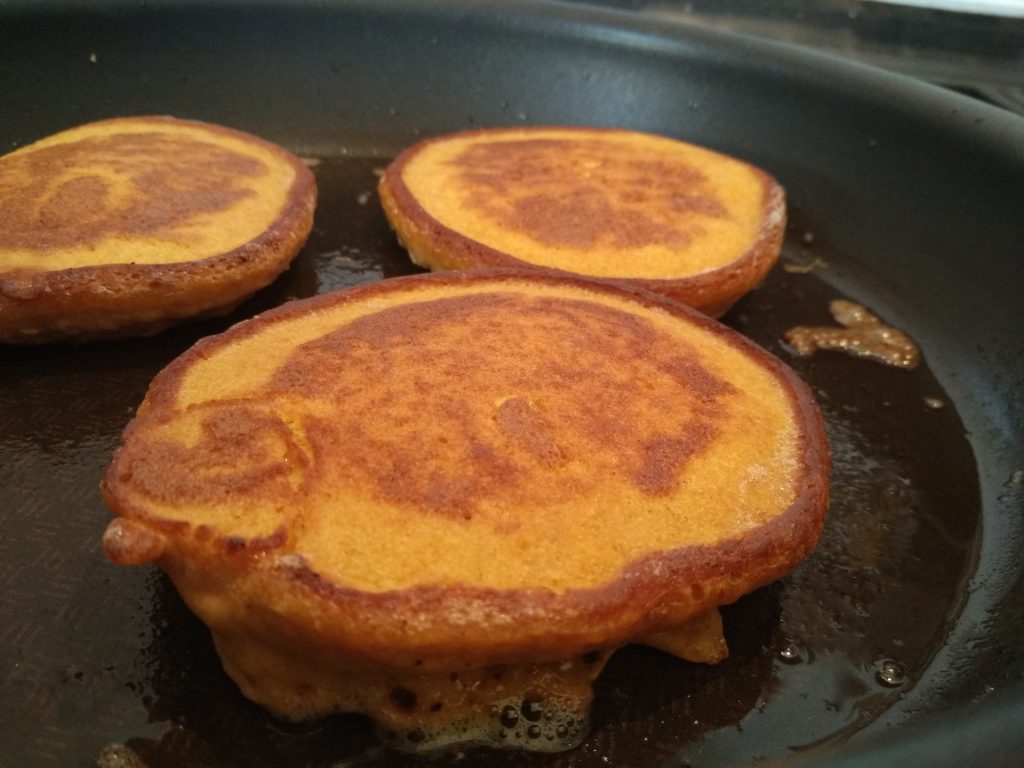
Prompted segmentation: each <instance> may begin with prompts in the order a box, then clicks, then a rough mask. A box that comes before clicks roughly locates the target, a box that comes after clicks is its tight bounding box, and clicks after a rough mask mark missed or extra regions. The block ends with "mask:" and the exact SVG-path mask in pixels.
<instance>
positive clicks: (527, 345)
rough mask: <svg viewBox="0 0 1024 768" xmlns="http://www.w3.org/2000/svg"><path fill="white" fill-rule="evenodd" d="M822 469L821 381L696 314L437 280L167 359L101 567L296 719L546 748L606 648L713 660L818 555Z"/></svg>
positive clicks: (329, 297)
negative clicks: (177, 597) (189, 613)
mask: <svg viewBox="0 0 1024 768" xmlns="http://www.w3.org/2000/svg"><path fill="white" fill-rule="evenodd" d="M828 472H829V456H828V448H827V444H826V441H825V435H824V431H823V428H822V423H821V418H820V416H819V413H818V410H817V407H816V406H815V404H814V401H813V399H812V396H811V394H810V391H809V390H808V388H807V387H806V386H805V385H804V384H803V383H802V382H800V381H799V379H798V378H797V377H796V375H795V374H794V373H793V372H792V371H790V370H789V369H788V368H787V367H786V366H785V365H783V364H782V363H781V362H780V361H778V360H777V359H776V358H774V357H772V356H771V355H769V354H768V353H766V352H765V351H763V350H762V349H761V348H759V347H757V346H756V345H754V344H753V343H751V342H749V341H747V340H746V339H744V338H743V337H741V336H739V335H738V334H736V333H734V332H733V331H730V330H729V329H727V328H725V327H724V326H721V325H719V324H718V323H716V322H714V321H713V320H710V319H709V318H707V317H706V316H704V315H701V314H699V313H697V312H695V311H694V310H692V309H690V308H688V307H685V306H683V305H681V304H678V303H676V302H673V301H671V300H668V299H665V298H664V297H661V296H659V295H657V294H653V293H650V292H648V291H643V290H639V289H633V288H629V287H626V286H620V285H617V284H614V283H610V282H598V281H589V280H584V279H577V278H566V277H564V276H559V275H555V274H552V273H549V272H543V271H538V270H474V271H468V272H449V273H443V274H435V275H421V276H416V277H409V278H399V279H394V280H387V281H384V282H380V283H374V284H370V285H365V286H360V287H357V288H352V289H349V290H345V291H341V292H338V293H333V294H326V295H322V296H318V297H316V298H313V299H310V300H306V301H301V302H292V303H290V304H288V305H286V306H283V307H280V308H278V309H276V310H274V311H272V312H268V313H266V314H264V315H261V316H260V317H258V318H256V319H253V320H251V321H248V322H245V323H241V324H239V325H237V326H235V327H234V328H232V329H231V330H229V331H227V332H226V333H224V334H221V335H220V336H216V337H212V338H209V339H206V340H204V341H202V342H200V343H199V344H197V345H196V346H195V347H194V348H193V349H192V350H190V351H189V352H187V353H185V354H184V355H183V356H181V357H180V358H178V359H177V360H176V361H175V362H173V363H172V364H171V365H170V366H169V367H168V368H167V369H165V370H164V371H163V372H162V373H161V374H160V375H159V376H157V378H156V379H155V380H154V381H153V383H152V386H151V387H150V390H149V392H148V394H147V396H146V398H145V401H144V402H143V404H142V406H141V407H140V409H139V411H138V414H137V416H136V418H135V419H134V420H133V421H132V422H131V424H130V425H129V426H128V428H127V430H126V431H125V435H124V441H123V445H122V447H121V448H120V449H119V450H118V452H117V453H116V455H115V457H114V460H113V461H112V463H111V465H110V467H109V468H108V469H107V471H106V474H105V476H104V480H103V491H104V495H105V498H106V501H107V504H108V505H109V506H110V508H111V509H112V510H113V511H114V512H115V513H116V514H117V515H118V516H119V517H118V518H117V519H115V520H114V521H113V522H112V523H111V524H110V526H109V528H108V529H107V532H106V534H105V536H104V548H105V551H106V553H107V556H108V557H109V558H110V559H111V560H113V561H114V562H117V563H124V564H140V563H148V562H156V563H158V564H159V565H160V566H161V567H162V568H163V569H164V570H166V571H167V573H168V574H170V576H171V578H172V579H173V580H174V582H175V584H176V586H177V588H178V589H179V591H180V592H181V594H182V596H183V597H184V599H185V601H186V602H187V603H188V604H189V606H190V607H191V608H192V610H194V611H195V612H196V613H197V614H198V615H199V616H200V617H201V618H202V619H203V620H204V621H205V622H206V623H207V624H208V625H209V626H210V628H211V630H212V631H213V636H214V641H215V644H216V646H217V650H218V652H219V653H220V656H221V659H222V661H223V663H224V667H225V669H226V670H227V672H228V674H229V675H230V676H231V677H232V678H233V679H234V680H235V681H236V682H237V683H238V684H239V686H240V687H241V689H242V691H243V692H244V693H245V694H246V695H247V696H249V697H250V698H252V699H254V700H255V701H258V702H260V703H261V704H264V705H265V706H267V707H269V708H270V709H271V710H273V711H274V712H276V713H278V714H280V715H283V716H286V717H291V718H304V717H312V716H317V715H321V714H324V713H327V712H334V711H356V712H364V713H367V714H369V715H370V716H371V717H373V718H374V719H375V720H376V721H377V722H378V723H380V724H381V725H382V726H384V728H385V729H386V730H388V731H391V732H397V733H398V734H399V735H398V737H397V738H398V741H399V742H400V743H402V744H404V745H405V746H407V747H408V746H416V745H418V746H423V745H427V746H437V745H439V744H443V743H446V742H451V741H465V740H483V741H492V742H495V743H499V742H500V743H504V744H518V745H523V744H525V745H526V746H529V747H531V748H537V749H556V748H565V747H566V746H571V745H572V744H573V743H575V742H578V741H579V739H580V738H582V733H583V722H584V721H585V716H586V710H587V706H588V704H589V701H590V696H591V688H590V684H591V681H592V679H593V678H594V677H595V676H596V675H597V673H598V672H599V671H600V669H601V667H602V666H603V664H604V661H605V659H607V656H608V654H610V653H611V652H612V651H613V650H614V649H615V648H617V647H620V646H622V645H624V644H627V643H630V642H634V641H638V642H644V643H648V644H651V645H654V646H656V647H660V648H664V649H667V650H669V651H670V652H673V653H676V654H677V655H680V656H682V657H684V658H691V659H696V660H704V661H716V660H718V659H720V658H721V657H722V655H723V653H724V645H723V644H722V641H721V623H720V619H719V618H718V616H717V613H716V612H715V608H716V607H717V606H720V605H723V604H726V603H730V602H732V601H734V600H736V599H737V598H738V597H740V596H741V595H743V594H745V593H746V592H749V591H750V590H752V589H754V588H756V587H758V586H760V585H762V584H765V583H767V582H769V581H771V580H773V579H776V578H778V577H779V576H781V575H782V574H784V573H786V572H787V571H788V570H790V569H791V568H793V567H794V566H795V565H796V564H797V563H798V562H799V561H800V560H801V559H802V558H803V557H804V555H805V554H806V553H807V552H808V551H809V550H810V548H811V547H812V546H813V544H814V542H815V540H816V539H817V536H818V534H819V531H820V528H821V525H822V522H823V517H824V513H825V508H826V504H827V493H828V487H827V481H828ZM538 702H540V703H538ZM510 706H511V707H514V708H515V709H516V712H517V713H519V714H516V717H521V718H522V722H521V723H520V724H519V727H518V730H517V729H516V728H507V727H506V726H507V722H508V718H502V717H501V716H500V715H501V713H502V712H503V710H504V708H506V707H510ZM538 706H540V707H542V708H544V707H546V708H547V709H546V712H548V714H551V713H556V714H557V717H555V716H553V717H552V719H550V720H548V719H545V720H544V723H545V724H546V725H545V727H549V728H550V729H553V730H551V732H550V733H549V732H544V734H543V736H544V738H540V737H533V736H531V731H530V727H529V726H530V725H531V722H530V720H529V718H528V717H527V710H529V709H530V708H531V707H532V708H534V709H536V707H538ZM524 708H525V709H524ZM506 714H507V713H506ZM560 725H564V726H565V728H564V733H555V731H556V730H558V728H559V726H560ZM538 727H540V725H538ZM552 734H554V735H552ZM548 735H552V739H551V740H550V741H549V740H548V739H547V736H548ZM556 737H557V738H556ZM403 740H404V741H403Z"/></svg>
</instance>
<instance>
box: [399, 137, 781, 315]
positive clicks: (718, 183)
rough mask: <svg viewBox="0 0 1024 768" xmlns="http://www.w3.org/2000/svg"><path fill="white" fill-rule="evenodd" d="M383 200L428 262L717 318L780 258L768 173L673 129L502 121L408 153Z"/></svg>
mask: <svg viewBox="0 0 1024 768" xmlns="http://www.w3.org/2000/svg"><path fill="white" fill-rule="evenodd" d="M380 197H381V203H382V204H383V206H384V212H385V214H386V215H387V218H388V221H389V222H390V223H391V226H392V227H393V228H394V230H395V232H396V233H397V235H398V238H399V240H400V241H401V242H402V243H403V244H404V246H405V247H406V248H407V249H408V250H409V255H410V257H411V258H412V260H413V261H414V262H415V263H417V264H419V265H420V266H423V267H427V268H428V269H431V270H445V269H473V268H477V267H496V266H505V267H537V268H546V269H556V270H563V271H566V272H570V273H574V274H578V275H585V276H590V277H601V278H613V279H615V280H619V281H625V282H628V283H631V284H633V285H637V286H640V287H644V288H648V289H650V290H653V291H656V292H658V293H661V294H664V295H666V296H669V297H671V298H674V299H676V300H678V301H682V302H683V303H684V304H688V305H690V306H691V307H694V308H696V309H699V310H700V311H702V312H704V313H706V314H709V315H711V316H713V317H718V316H719V315H721V314H722V313H724V312H725V311H726V310H727V309H728V308H729V307H731V306H732V305H733V303H735V302H736V301H737V300H738V299H739V298H740V297H741V296H743V295H744V294H745V293H746V292H747V291H749V290H750V289H751V288H753V287H754V286H755V285H757V284H758V283H759V282H760V281H761V279H762V278H763V277H764V276H765V275H766V274H767V273H768V271H769V270H770V269H771V267H772V265H773V264H774V263H775V261H776V260H777V258H778V255H779V248H780V247H781V244H782V236H783V230H784V228H785V223H786V215H785V198H784V194H783V191H782V188H781V187H780V186H779V185H778V184H777V183H776V182H775V180H774V179H773V178H772V177H771V176H769V175H768V174H767V173H765V172H764V171H762V170H760V169H758V168H755V167H754V166H752V165H749V164H748V163H744V162H742V161H740V160H737V159H735V158H732V157H728V156H726V155H722V154H719V153H717V152H712V151H710V150H708V149H704V148H702V147H697V146H694V145H693V144H686V143H683V142H681V141H675V140H673V139H668V138H665V137H662V136H654V135H650V134H644V133H637V132H633V131H624V130H608V129H598V128H568V127H548V128H542V127H527V128H491V129H484V130H478V131H469V132H464V133H456V134H452V135H449V136H442V137H439V138H433V139H428V140H426V141H423V142H420V143H419V144H417V145H415V146H413V147H411V148H409V149H407V150H406V151H404V152H402V153H401V154H400V155H399V156H398V158H397V159H396V160H395V161H394V162H393V163H392V164H391V165H390V166H389V167H388V168H387V170H386V172H385V173H384V175H383V177H382V178H381V182H380Z"/></svg>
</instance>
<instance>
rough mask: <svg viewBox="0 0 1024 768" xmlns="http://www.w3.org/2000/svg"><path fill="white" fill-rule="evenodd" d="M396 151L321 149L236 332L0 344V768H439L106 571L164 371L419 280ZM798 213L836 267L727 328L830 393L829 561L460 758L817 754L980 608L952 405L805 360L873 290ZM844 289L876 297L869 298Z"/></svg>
mask: <svg viewBox="0 0 1024 768" xmlns="http://www.w3.org/2000/svg"><path fill="white" fill-rule="evenodd" d="M385 162H386V161H384V160H381V159H379V158H375V159H353V158H340V157H326V158H323V159H321V160H319V161H314V163H315V167H314V171H315V172H316V174H317V177H318V183H319V187H320V194H321V196H320V203H319V206H318V213H317V218H316V222H315V225H314V231H313V235H312V237H311V239H310V242H309V244H308V245H307V247H306V249H305V250H304V252H303V253H302V254H301V255H300V256H299V257H298V259H297V261H296V262H295V264H294V265H293V267H292V268H291V270H290V271H289V272H288V273H286V274H285V275H284V276H283V277H282V278H281V279H280V280H278V282H277V283H275V284H274V285H273V286H271V287H269V288H268V289H266V290H264V291H263V292H261V293H260V294H259V295H257V296H256V297H254V298H253V299H252V300H250V301H249V302H247V303H246V304H245V305H244V306H243V307H241V308H240V309H239V310H238V311H236V312H235V313H234V314H233V315H232V316H231V317H229V318H225V319H223V320H219V321H207V322H202V323H197V324H192V325H187V326H184V327H180V328H177V329H174V330H172V331H170V332H167V333H165V334H162V335H160V336H157V337H154V338H152V339H144V340H129V341H122V342H109V343H102V344H95V345H84V346H55V347H49V348H37V349H4V350H2V351H0V355H2V360H3V364H2V365H0V391H2V392H3V401H2V405H0V524H2V526H3V530H4V531H5V532H6V533H5V536H3V537H2V538H0V595H2V597H0V599H2V601H3V602H2V609H0V616H2V622H3V623H2V625H0V654H2V656H3V658H4V659H5V660H6V661H5V666H3V667H0V670H3V676H2V677H0V711H3V712H4V713H5V715H4V723H3V725H2V726H0V729H2V733H3V742H4V754H5V758H4V761H5V764H7V765H12V766H25V767H26V768H30V767H31V766H58V765H60V766H90V765H93V764H94V763H95V762H96V761H99V764H100V765H101V766H104V768H106V767H107V766H135V765H145V766H159V767H160V768H171V767H172V766H175V767H176V766H192V767H199V768H202V767H205V766H211V767H212V766H264V765H274V766H279V765H280V766H310V767H313V766H317V767H319V766H323V767H324V768H327V766H343V765H344V766H348V765H367V766H369V765H395V766H400V765H416V764H420V763H423V764H431V763H429V761H426V760H422V759H421V760H416V759H414V758H411V757H405V756H399V755H396V754H395V753H388V752H385V751H384V750H383V749H382V748H381V747H380V746H379V745H378V743H377V741H376V738H375V735H374V733H373V728H372V726H371V725H370V723H369V722H368V721H367V720H365V719H363V718H360V717H357V716H337V717H331V718H326V719H324V720H320V721H317V722H312V723H303V724H297V725H296V724H289V723H282V722H278V721H275V720H274V719H272V718H271V717H269V716H268V715H267V714H265V713H264V712H263V711H262V710H261V709H260V708H259V707H257V706H256V705H253V704H251V703H249V702H248V701H246V700H245V699H244V698H243V697H242V696H241V694H239V693H238V691H237V689H236V688H235V686H234V685H233V683H231V681H230V680H229V679H228V678H227V677H226V676H225V675H224V673H223V672H222V671H221V669H220V665H219V662H218V660H217V658H216V655H215V653H214V651H213V648H212V644H211V642H210V638H209V635H208V633H207V631H206V629H205V627H203V625H202V624H201V623H200V622H199V621H198V620H197V619H196V618H195V617H193V616H192V615H191V614H190V613H189V612H188V610H187V609H186V608H185V607H184V605H183V604H182V602H181V601H180V599H179V598H178V596H177V594H176V592H175V590H174V588H173V586H172V585H171V584H170V582H169V580H168V579H166V577H164V576H163V575H162V574H160V573H159V572H157V571H155V570H149V569H123V570H122V569H118V568H115V567H114V566H112V565H109V564H108V563H106V561H105V560H104V558H103V556H102V553H101V552H100V548H99V539H100V535H101V534H102V531H103V529H104V527H105V525H106V522H107V520H108V513H107V512H106V510H105V509H104V507H103V504H102V502H101V500H100V497H99V492H98V487H97V484H98V481H99V476H100V473H101V472H102V470H103V468H104V466H105V465H106V463H107V461H108V460H109V458H110V455H111V453H112V451H113V450H114V448H115V447H116V446H117V444H118V441H119V438H120V433H121V430H122V429H123V427H124V426H125V424H126V423H127V421H128V419H129V418H130V416H131V413H132V411H133V409H134V408H135V407H136V406H137V405H138V403H139V402H140V401H141V399H142V397H143V395H144V393H145V389H146V386H147V385H148V382H149V381H150V379H151V378H152V377H153V375H154V374H155V373H156V372H157V371H158V370H159V369H160V368H162V367H163V366H164V365H166V364H167V363H168V362H169V361H170V360H171V359H173V358H174V357H175V356H176V355H178V354H180V353H181V352H182V351H184V350H185V349H186V348H187V347H188V346H189V345H191V344H192V343H194V342H195V341H196V340H197V339H199V338H201V337H202V336H204V335H207V334H210V333H215V332H218V331H220V330H223V329H224V328H226V327H228V326H229V325H230V324H231V323H232V322H235V321H237V320H239V319H242V318H244V317H248V316H250V315H252V314H253V313H255V312H257V311H260V310H262V309H266V308H269V307H272V306H276V305H277V304H279V303H281V302H282V301H285V300H288V299H292V298H297V297H303V296H309V295H313V294H315V293H318V292H324V291H330V290H334V289H337V288H341V287H344V286H347V285H353V284H356V283H360V282H365V281H369V280H378V279H382V278H387V277H393V276H396V275H400V274H408V273H412V272H415V271H418V270H417V269H416V268H415V267H414V266H412V265H411V264H410V262H409V261H408V259H407V258H406V256H405V255H404V253H403V252H402V251H401V249H400V248H399V247H398V245H397V243H396V242H395V239H394V236H393V235H392V233H391V232H390V231H389V230H388V228H387V226H386V224H385V222H384V218H383V214H382V213H381V211H380V208H379V204H378V200H377V195H376V192H375V186H376V181H377V173H379V170H380V169H381V168H382V167H383V165H384V164H385ZM790 218H791V224H790V227H789V231H788V234H787V239H786V243H785V247H784V251H783V257H782V264H790V265H794V264H795V265H803V264H808V263H810V262H811V261H812V260H814V259H818V260H820V262H824V266H819V267H817V268H816V269H815V270H813V271H811V272H810V273H806V274H803V273H797V272H790V271H787V270H786V269H785V268H783V267H782V266H779V267H776V268H775V270H774V271H773V272H772V274H771V276H770V277H769V279H768V280H767V282H766V283H765V285H764V286H762V287H761V288H760V289H758V290H756V291H754V292H753V293H752V294H751V295H749V296H748V297H746V298H745V299H743V300H742V301H741V302H740V303H739V304H738V305H737V306H736V307H735V308H734V309H733V310H732V311H731V312H730V313H729V315H727V316H726V317H725V318H724V321H725V322H726V323H727V324H729V325H730V326H732V327H734V328H736V329H737V330H739V331H741V332H743V333H744V334H746V335H748V336H750V337H751V338H753V339H754V340H755V341H757V342H758V343H760V344H762V345H763V346H765V347H766V348H768V349H769V350H770V351H772V352H774V353H775V354H777V355H779V356H780V357H782V358H783V359H784V360H786V361H787V362H789V363H790V364H791V365H793V367H794V368H795V369H796V370H797V371H798V372H799V373H800V374H801V375H802V376H803V377H804V379H805V380H806V381H808V383H809V384H810V385H811V386H812V387H813V388H814V390H815V391H816V393H817V394H818V397H819V399H820V404H821V406H822V409H823V412H824V414H825V418H826V421H827V425H828V430H829V435H830V439H831V444H832V450H833V456H834V464H835V466H834V471H833V477H832V498H833V501H832V505H831V509H830V513H829V518H828V522H827V525H826V528H825V533H824V535H823V538H822V540H821V543H820V544H819V546H818V548H817V550H816V551H815V552H814V554H813V555H812V556H811V557H810V558H809V560H808V561H807V562H805V563H804V564H803V565H802V566H801V567H800V568H799V569H798V570H797V571H796V572H795V573H793V574H791V575H790V576H788V577H787V578H785V579H784V580H782V581H781V582H779V583H776V584H772V585H770V586H768V587H766V588H764V589H761V590H759V591H757V592H755V593H754V594H751V595H749V596H747V597H745V598H743V599H742V600H740V601H739V602H738V603H736V604H735V605H733V606H730V607H728V608H726V609H725V610H724V616H725V626H726V637H727V639H728V641H729V645H730V647H731V651H732V653H731V656H730V658H729V659H728V660H727V661H725V662H724V663H722V664H720V665H718V666H713V667H712V666H701V665H694V664H688V663H686V662H682V661H679V660H676V659H673V658H671V657H668V656H665V655H662V654H659V653H658V652H656V651H653V650H651V649H647V648H628V649H625V650H623V651H621V652H619V653H618V654H617V655H616V656H615V657H614V658H613V660H612V662H611V663H610V664H609V666H608V668H607V670H606V672H605V673H604V675H603V676H602V677H601V678H600V680H599V682H598V684H597V697H596V704H595V707H594V711H593V730H592V733H591V735H590V737H589V738H588V739H587V740H586V742H585V743H584V744H583V746H581V747H580V748H579V749H578V750H576V751H574V752H570V753H566V754H562V755H553V756H552V755H523V754H522V753H493V752H472V751H470V752H469V753H468V754H466V755H463V756H455V757H457V758H458V764H460V765H465V766H492V765H497V766H502V765H504V766H528V765H538V766H540V765H552V766H554V765H564V766H589V765H593V766H601V765H619V766H621V765H658V764H662V763H666V762H672V763H673V764H677V765H691V766H695V767H696V766H717V765H722V764H728V763H731V762H736V763H741V764H745V763H748V762H751V761H754V760H759V759H765V758H783V757H786V756H788V755H791V754H794V753H796V754H808V753H809V754H815V750H816V749H820V748H824V747H827V746H828V745H830V744H834V743H836V742H837V741H840V740H842V739H844V738H846V737H848V736H850V735H851V734H852V733H854V732H856V731H859V730H861V729H862V728H864V727H866V726H868V725H869V724H870V723H871V722H873V721H874V720H875V719H876V718H877V717H878V716H879V715H880V714H882V713H883V712H885V711H886V710H887V709H888V708H889V707H890V706H891V705H893V704H894V703H895V702H897V701H898V700H899V699H900V698H901V697H903V696H905V695H906V694H907V693H908V692H909V691H912V690H913V688H914V686H915V683H916V682H917V681H918V679H919V677H920V676H921V675H922V673H923V672H924V670H925V668H926V666H927V665H928V664H929V662H930V661H931V660H932V658H933V656H934V655H935V654H936V653H937V652H938V650H939V649H940V648H941V647H942V645H943V643H944V641H945V638H946V635H947V633H948V631H949V629H950V626H951V624H952V622H954V621H955V619H956V618H957V615H958V612H959V610H960V608H961V606H962V604H963V602H964V600H965V598H966V590H967V587H968V578H969V576H970V575H971V573H972V570H973V568H974V565H975V558H976V556H977V548H978V533H979V521H980V513H981V505H980V495H979V493H980V492H979V484H978V478H977V469H976V465H975V458H974V455H973V453H972V451H971V448H970V445H969V443H968V441H967V438H966V436H965V429H964V426H963V424H962V423H961V420H960V418H959V416H958V414H957V407H956V403H955V402H953V401H952V400H951V398H950V397H949V396H948V395H947V393H946V392H944V391H943V389H942V388H941V386H940V385H939V384H938V383H937V381H936V379H935V378H934V376H933V375H932V374H931V373H930V371H929V369H928V366H927V359H928V353H929V350H928V348H927V347H926V348H925V349H924V350H923V351H924V356H925V364H923V365H922V366H921V367H920V368H918V369H917V370H914V371H910V372H908V371H903V370H897V369H894V368H889V367H885V366H883V365H881V364H878V363H874V362H871V361H866V360H860V359H855V358H851V357H847V356H844V355H841V354H838V353H819V354H818V355H817V356H814V357H811V358H806V359H800V358H793V357H792V356H791V355H789V353H788V352H787V351H786V349H785V348H784V347H783V346H782V343H781V341H780V340H781V338H782V335H783V333H784V331H785V330H787V329H788V328H790V327H792V326H794V325H797V324H815V325H818V324H830V323H831V322H832V321H831V317H830V316H829V314H828V309H827V308H828V302H829V300H830V299H832V298H835V297H837V296H839V295H840V294H839V293H838V292H837V291H836V290H835V289H834V288H832V287H830V284H829V282H826V279H827V278H828V277H829V276H830V275H831V274H835V273H842V274H843V275H844V280H845V281H846V284H847V285H853V286H854V287H856V285H857V275H856V272H855V270H852V271H851V269H850V264H849V260H848V258H847V256H846V255H845V254H844V253H842V252H840V251H839V250H838V249H835V248H833V247H831V246H830V245H829V244H828V243H827V242H823V241H822V240H821V238H820V237H816V236H815V233H814V232H813V230H811V229H810V225H809V224H806V223H804V222H803V215H802V212H801V211H800V210H799V209H797V210H791V217H790ZM823 278H826V279H823ZM849 292H850V293H852V294H853V295H852V298H854V299H855V300H859V301H861V302H863V303H866V304H867V305H868V306H869V307H870V306H871V297H870V295H860V294H859V293H858V292H857V291H856V290H852V291H849ZM935 446H942V450H941V451H936V450H934V448H935ZM567 546H571V543H570V542H567ZM133 760H134V761H135V762H132V761H133Z"/></svg>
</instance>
